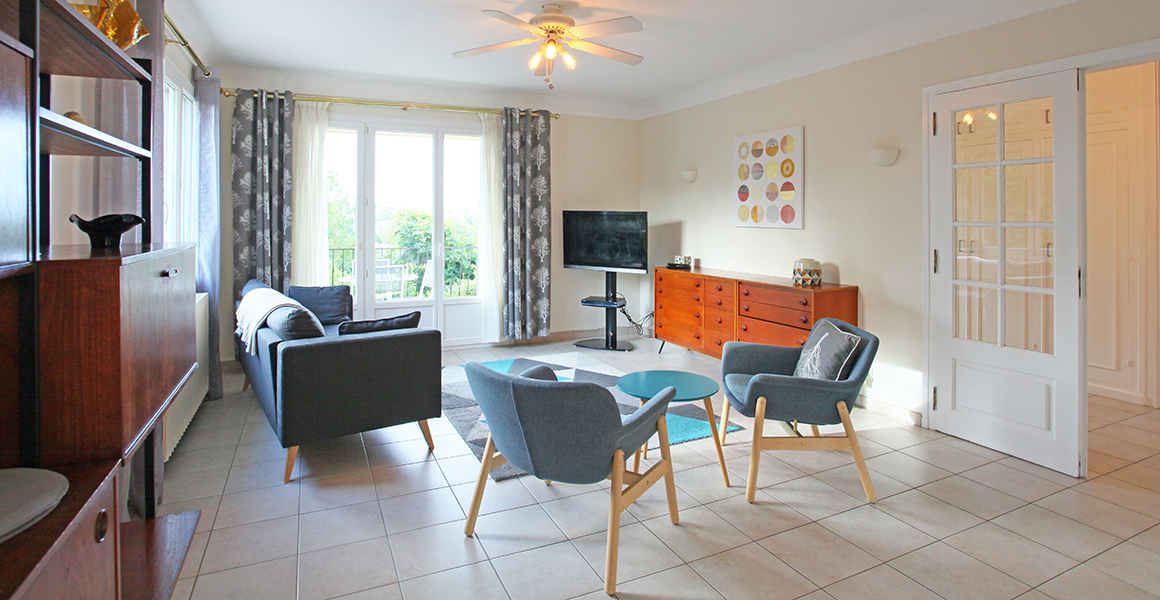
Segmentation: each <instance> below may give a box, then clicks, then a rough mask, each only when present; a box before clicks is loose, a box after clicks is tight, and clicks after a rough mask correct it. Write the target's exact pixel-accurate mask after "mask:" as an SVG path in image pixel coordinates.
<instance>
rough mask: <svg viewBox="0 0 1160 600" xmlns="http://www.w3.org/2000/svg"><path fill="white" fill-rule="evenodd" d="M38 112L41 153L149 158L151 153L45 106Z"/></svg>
mask: <svg viewBox="0 0 1160 600" xmlns="http://www.w3.org/2000/svg"><path fill="white" fill-rule="evenodd" d="M39 115H40V153H41V154H45V155H49V154H53V155H58V156H114V157H118V156H125V157H129V158H151V157H152V156H153V153H152V152H150V151H148V150H146V149H144V148H142V147H141V146H137V145H135V144H130V143H129V142H126V141H124V140H122V139H120V138H118V137H115V136H112V135H109V134H107V133H105V132H103V131H100V130H98V129H94V128H92V127H89V126H88V125H85V124H84V123H80V122H78V121H74V120H72V119H70V118H68V117H66V116H64V115H58V114H56V113H54V112H52V111H51V110H48V109H47V108H43V107H42V108H41V109H40V111H39Z"/></svg>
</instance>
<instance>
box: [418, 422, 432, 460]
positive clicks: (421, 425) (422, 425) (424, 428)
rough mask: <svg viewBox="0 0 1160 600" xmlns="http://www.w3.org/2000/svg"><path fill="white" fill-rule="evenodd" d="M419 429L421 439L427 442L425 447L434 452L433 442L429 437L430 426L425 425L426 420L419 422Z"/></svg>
mask: <svg viewBox="0 0 1160 600" xmlns="http://www.w3.org/2000/svg"><path fill="white" fill-rule="evenodd" d="M419 429H421V430H422V431H423V439H425V440H427V447H428V448H430V449H431V451H432V452H434V451H435V440H434V439H433V438H432V437H431V426H430V425H428V424H427V419H423V420H422V421H419Z"/></svg>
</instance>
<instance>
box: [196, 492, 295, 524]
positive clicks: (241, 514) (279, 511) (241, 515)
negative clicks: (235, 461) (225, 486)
mask: <svg viewBox="0 0 1160 600" xmlns="http://www.w3.org/2000/svg"><path fill="white" fill-rule="evenodd" d="M297 514H298V483H297V482H294V481H291V482H290V483H287V484H284V485H281V486H277V487H268V488H261V489H257V490H249V491H246V492H238V493H236V494H226V495H224V496H222V500H221V505H220V506H219V507H218V511H217V519H216V520H215V521H214V525H213V527H214V529H223V528H225V527H235V526H237V525H245V524H247V523H256V522H258V521H266V520H269V519H277V518H281V517H288V516H291V515H297Z"/></svg>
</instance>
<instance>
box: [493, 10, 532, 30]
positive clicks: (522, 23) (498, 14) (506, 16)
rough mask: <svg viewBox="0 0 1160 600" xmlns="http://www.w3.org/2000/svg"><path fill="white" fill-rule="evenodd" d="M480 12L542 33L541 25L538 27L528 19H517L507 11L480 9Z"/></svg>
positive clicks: (524, 28)
mask: <svg viewBox="0 0 1160 600" xmlns="http://www.w3.org/2000/svg"><path fill="white" fill-rule="evenodd" d="M480 12H482V13H483V14H485V15H488V16H491V17H495V18H497V19H499V20H500V21H503V22H504V23H510V24H512V25H515V26H516V27H519V28H520V29H523V30H525V31H530V32H532V33H535V34H539V33H541V31H540V28H539V27H536V26H535V25H532V24H531V23H528V22H527V21H523V20H520V19H517V18H515V17H513V16H511V15H509V14H507V13H505V12H501V11H498V10H484V11H480Z"/></svg>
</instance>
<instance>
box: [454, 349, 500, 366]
mask: <svg viewBox="0 0 1160 600" xmlns="http://www.w3.org/2000/svg"><path fill="white" fill-rule="evenodd" d="M455 355H456V356H458V357H459V362H460V363H465V362H467V361H469V360H474V361H479V362H487V361H491V360H499V357H497V356H496V355H495V354H494V353H493V352H492V351H491V350H488V349H487V348H471V349H466V350H456V351H455Z"/></svg>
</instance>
